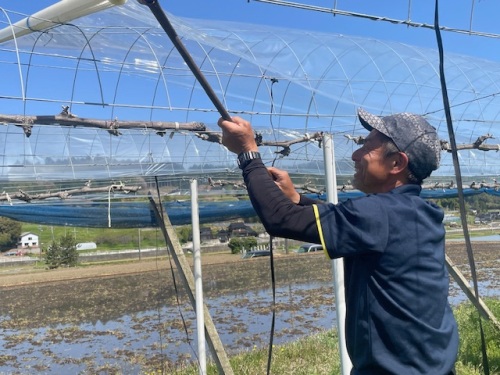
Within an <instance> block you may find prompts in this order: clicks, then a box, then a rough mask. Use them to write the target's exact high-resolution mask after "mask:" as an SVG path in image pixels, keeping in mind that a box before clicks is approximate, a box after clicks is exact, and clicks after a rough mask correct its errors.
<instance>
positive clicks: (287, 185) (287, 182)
mask: <svg viewBox="0 0 500 375" xmlns="http://www.w3.org/2000/svg"><path fill="white" fill-rule="evenodd" d="M267 170H268V172H269V174H270V175H271V177H272V178H273V180H274V182H275V183H276V185H277V186H278V187H279V188H280V189H281V191H282V192H283V194H285V195H286V196H287V197H288V199H290V200H291V201H292V202H293V203H295V204H297V203H299V201H300V194H299V193H298V192H297V190H295V186H293V182H292V179H291V178H290V176H289V174H288V172H286V171H283V170H281V169H278V168H274V167H269V168H267Z"/></svg>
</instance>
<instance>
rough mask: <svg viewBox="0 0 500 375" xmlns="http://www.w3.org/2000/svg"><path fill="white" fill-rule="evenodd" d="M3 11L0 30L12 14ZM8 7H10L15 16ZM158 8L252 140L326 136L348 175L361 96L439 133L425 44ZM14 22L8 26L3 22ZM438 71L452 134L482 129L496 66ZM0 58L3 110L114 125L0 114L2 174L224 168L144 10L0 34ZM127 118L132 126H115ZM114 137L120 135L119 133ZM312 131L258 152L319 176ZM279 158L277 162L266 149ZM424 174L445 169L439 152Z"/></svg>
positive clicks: (489, 167)
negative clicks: (254, 135)
mask: <svg viewBox="0 0 500 375" xmlns="http://www.w3.org/2000/svg"><path fill="white" fill-rule="evenodd" d="M4 14H7V15H10V17H8V18H6V17H5V16H4V17H5V19H3V20H1V19H0V20H1V21H2V23H3V25H4V26H5V27H9V26H7V25H10V24H11V23H13V22H14V21H13V19H14V18H15V17H14V15H13V14H10V13H9V12H8V11H5V12H4ZM18 18H19V17H18ZM169 18H170V20H171V22H172V24H173V25H174V27H175V29H176V30H177V32H178V34H179V35H180V36H181V37H182V40H183V42H184V44H185V45H186V48H187V49H188V50H189V51H190V53H191V54H192V56H193V59H194V60H195V62H196V63H197V64H198V66H199V67H200V69H201V71H202V72H203V74H204V75H205V77H206V78H207V80H208V81H209V83H210V84H211V86H212V87H213V89H214V91H215V92H216V94H217V95H218V96H219V98H220V99H221V101H222V102H223V104H224V106H225V107H226V108H227V110H228V111H229V112H230V113H231V115H239V116H242V117H245V118H247V119H249V120H251V121H252V123H253V125H254V127H255V128H256V129H257V130H258V131H259V132H261V133H262V135H263V139H264V140H267V141H270V142H271V143H272V142H282V141H295V140H297V139H303V138H304V137H306V138H307V135H311V134H314V133H315V132H328V133H331V134H333V136H334V140H335V155H336V168H337V173H338V174H339V175H350V174H351V173H352V162H351V159H350V156H351V153H352V151H353V149H355V148H356V147H357V146H356V144H355V143H354V142H353V141H352V140H350V139H349V138H352V137H356V136H359V135H366V132H365V131H364V130H363V128H362V127H361V126H360V124H359V122H358V121H357V118H356V110H357V108H359V107H363V108H364V109H366V110H368V111H370V112H372V113H375V114H377V115H386V114H390V113H395V112H415V113H419V114H422V115H424V116H425V117H426V118H427V119H428V121H429V122H430V123H431V124H432V125H433V126H435V127H436V128H437V129H438V131H439V135H440V137H441V139H442V140H445V141H448V133H447V129H446V123H445V116H444V111H443V103H442V94H441V86H440V83H439V74H438V71H439V69H438V63H439V61H438V53H437V51H436V50H435V49H430V48H429V49H425V48H419V47H415V46H412V45H408V44H402V43H396V42H390V41H382V40H376V39H371V38H361V37H354V36H349V35H340V34H325V33H317V32H304V30H295V29H279V28H271V27H264V26H259V27H255V25H242V24H241V23H238V24H233V23H229V22H221V21H217V22H214V21H207V20H199V19H198V20H195V19H184V18H178V17H175V16H173V15H169ZM11 32H12V31H11ZM445 67H446V70H445V71H446V80H447V86H448V94H449V97H450V101H451V110H452V116H453V125H454V129H455V135H456V141H457V143H458V144H469V145H471V144H473V143H474V142H476V140H477V139H478V138H479V137H482V136H486V141H485V143H486V144H489V145H490V148H491V149H495V147H497V146H496V145H495V144H494V141H492V140H491V139H492V138H491V137H494V136H495V133H496V132H495V130H496V126H498V120H499V114H498V108H500V105H499V104H500V103H499V101H500V98H499V97H498V95H497V93H498V92H499V91H500V90H499V85H500V83H499V82H500V69H499V64H498V63H496V62H491V61H487V60H481V59H477V58H473V57H469V56H463V55H454V54H446V55H445ZM0 69H2V73H3V74H4V76H8V77H11V79H10V80H8V82H6V83H5V84H2V87H1V89H0V108H1V112H2V113H1V114H2V115H19V116H41V115H50V116H55V115H59V113H60V112H61V107H65V111H66V112H64V113H65V114H66V115H67V116H68V115H69V116H77V117H78V118H86V119H97V120H101V121H104V122H105V123H106V124H108V125H109V126H110V127H111V126H116V128H117V131H115V132H114V133H113V132H112V131H111V130H110V129H108V131H106V130H105V129H102V128H93V127H85V126H61V125H59V124H57V123H56V124H53V125H37V120H36V119H37V118H36V117H35V119H34V120H33V119H30V122H27V124H25V125H28V132H29V134H30V136H29V137H28V136H27V135H26V134H27V133H26V131H27V127H26V126H25V127H24V129H23V127H22V126H19V122H18V123H15V122H13V121H6V120H5V119H4V120H2V121H3V122H4V123H6V125H5V126H2V127H1V128H0V149H1V150H2V152H1V153H0V154H1V155H2V163H1V166H0V179H3V180H26V179H36V180H45V179H74V178H89V177H92V178H109V177H123V176H137V175H139V176H153V175H207V174H210V173H214V172H221V171H225V170H231V171H234V170H235V169H236V163H235V158H234V156H233V155H231V154H230V153H229V152H228V151H227V150H226V149H225V148H224V147H223V146H221V145H220V144H219V143H217V142H210V141H207V140H206V139H207V138H210V137H209V136H210V135H213V134H214V132H215V133H217V132H218V131H219V129H218V128H217V125H216V122H217V119H218V118H219V114H218V113H217V111H216V110H215V109H214V107H213V105H212V103H211V102H210V100H209V99H208V98H207V96H206V94H205V93H204V92H203V90H202V89H201V87H200V85H199V83H198V82H197V81H196V79H195V78H194V76H193V74H192V73H191V72H190V71H189V69H188V68H187V67H186V65H185V63H184V61H183V60H182V59H181V57H180V56H179V54H178V53H177V51H176V50H175V48H173V46H172V44H171V42H170V40H169V39H168V38H167V36H166V35H165V33H164V31H163V30H162V29H161V28H160V27H159V25H158V22H157V21H156V19H155V18H154V17H153V16H152V14H151V12H150V11H149V9H148V8H147V7H145V6H141V5H139V4H138V3H137V2H135V1H128V2H127V3H126V4H125V5H123V6H116V7H113V8H111V9H108V10H105V11H102V12H100V13H97V14H94V15H89V16H86V17H83V18H80V19H78V20H75V21H73V22H72V23H71V24H68V25H61V26H57V27H53V28H50V29H48V30H45V31H43V32H34V33H31V34H29V35H25V36H22V37H19V38H16V39H15V40H10V41H6V42H4V43H2V44H0ZM126 121H138V122H141V123H142V124H144V126H142V127H138V128H133V129H130V128H120V124H121V123H122V122H126ZM155 122H170V123H174V124H175V123H177V124H179V123H180V124H184V123H191V122H197V123H203V124H204V125H205V126H206V128H207V130H206V131H205V132H193V131H186V130H182V129H175V128H174V129H171V130H168V131H163V132H159V131H157V130H154V129H151V128H148V124H152V123H155ZM117 134H120V135H117ZM319 146H320V144H319V142H317V141H310V142H300V143H296V144H293V145H292V146H291V147H290V151H291V152H290V155H288V156H286V157H282V154H283V153H280V151H282V149H281V148H279V147H275V146H269V147H262V151H263V154H264V158H265V161H266V162H267V163H274V164H275V165H276V166H282V167H285V168H287V169H288V170H290V171H291V172H293V173H304V174H322V173H323V169H322V168H323V167H322V159H323V152H322V150H321V148H320V147H319ZM459 156H460V162H461V171H462V173H463V174H464V175H469V176H478V175H479V176H495V175H497V174H498V161H499V158H498V153H497V152H495V151H489V152H485V151H480V150H478V149H468V150H463V151H460V152H459ZM275 159H277V160H275ZM435 175H436V176H452V175H454V170H453V166H452V161H451V157H450V154H449V153H447V152H443V158H442V164H441V167H440V169H439V170H438V171H437V173H435Z"/></svg>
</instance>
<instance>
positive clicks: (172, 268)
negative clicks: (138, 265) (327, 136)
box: [155, 176, 199, 374]
mask: <svg viewBox="0 0 500 375" xmlns="http://www.w3.org/2000/svg"><path fill="white" fill-rule="evenodd" d="M155 183H156V195H157V196H158V204H159V206H160V209H159V214H160V217H161V219H162V220H163V204H162V200H161V195H160V186H159V184H158V178H157V176H155ZM167 248H168V250H169V251H172V249H171V248H170V246H168V244H167ZM168 260H169V262H170V273H171V275H172V284H173V286H174V291H175V299H176V302H177V310H178V311H179V315H180V317H181V320H182V327H183V328H184V333H185V335H186V342H187V344H188V345H189V347H190V348H191V351H192V352H193V354H194V356H195V358H196V361H197V362H198V364H199V358H198V355H197V353H196V350H195V349H194V348H193V345H192V341H193V340H192V339H191V338H190V337H189V331H188V328H187V324H186V319H184V314H183V313H182V309H181V301H180V298H179V289H178V288H177V282H176V281H175V273H174V265H173V264H172V257H170V256H169V257H168ZM162 371H163V369H162ZM162 374H163V372H162Z"/></svg>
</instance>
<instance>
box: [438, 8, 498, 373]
mask: <svg viewBox="0 0 500 375" xmlns="http://www.w3.org/2000/svg"><path fill="white" fill-rule="evenodd" d="M438 9H439V0H436V8H435V17H434V23H435V27H434V30H435V32H436V39H437V44H438V51H439V78H440V82H441V91H442V93H443V105H444V112H445V115H446V124H447V127H448V134H449V137H450V144H451V153H452V157H453V166H454V168H455V175H456V179H457V185H458V186H457V188H458V201H459V204H460V216H461V220H462V227H463V228H464V238H465V244H466V248H467V255H468V257H469V265H470V270H471V275H472V281H473V284H474V292H475V294H476V298H477V299H479V289H478V283H477V274H476V265H475V261H474V254H473V252H472V246H471V241H470V235H469V229H468V224H467V212H466V208H465V200H464V193H463V187H462V174H461V172H460V164H459V160H458V152H457V144H456V139H455V133H454V130H453V122H452V119H451V109H450V102H449V99H448V90H447V87H446V79H445V75H444V53H443V41H442V39H441V32H440V31H439V10H438ZM478 314H479V311H478ZM479 330H480V334H481V350H482V355H483V368H484V374H485V375H489V374H490V370H489V365H488V355H487V352H486V341H485V338H484V331H483V324H482V318H481V316H480V317H479Z"/></svg>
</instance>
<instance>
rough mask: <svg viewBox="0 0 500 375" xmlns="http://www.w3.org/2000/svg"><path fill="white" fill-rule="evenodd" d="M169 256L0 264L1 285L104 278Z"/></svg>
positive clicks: (209, 258) (220, 259)
mask: <svg viewBox="0 0 500 375" xmlns="http://www.w3.org/2000/svg"><path fill="white" fill-rule="evenodd" d="M187 259H188V262H189V264H190V265H191V266H192V265H193V257H192V256H188V257H187ZM240 260H241V256H240V255H233V254H229V253H228V254H204V255H203V256H202V264H220V263H228V262H237V261H240ZM170 264H171V263H170V260H168V259H167V258H165V257H162V258H158V259H157V258H153V257H152V258H144V259H143V260H140V261H133V262H126V263H125V262H121V263H116V264H106V265H87V266H81V267H76V268H60V269H55V270H46V269H41V268H34V267H33V265H29V266H18V267H15V266H13V267H5V268H0V287H10V286H19V285H29V284H40V283H49V282H57V281H68V280H79V279H89V278H102V277H111V276H117V275H127V274H129V275H130V274H135V273H144V272H153V271H158V270H165V269H169V268H170ZM172 264H174V263H173V260H172Z"/></svg>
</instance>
